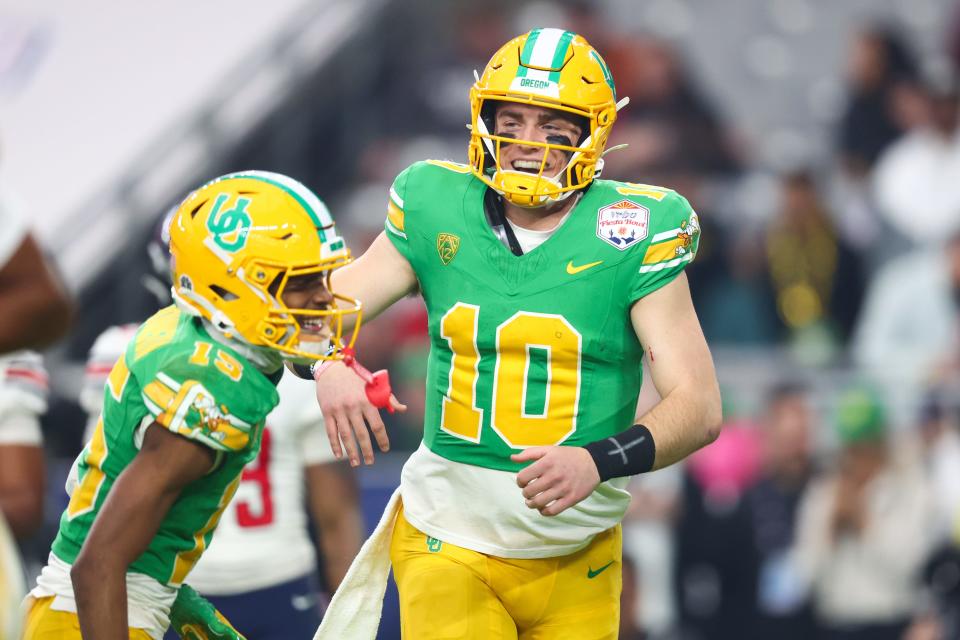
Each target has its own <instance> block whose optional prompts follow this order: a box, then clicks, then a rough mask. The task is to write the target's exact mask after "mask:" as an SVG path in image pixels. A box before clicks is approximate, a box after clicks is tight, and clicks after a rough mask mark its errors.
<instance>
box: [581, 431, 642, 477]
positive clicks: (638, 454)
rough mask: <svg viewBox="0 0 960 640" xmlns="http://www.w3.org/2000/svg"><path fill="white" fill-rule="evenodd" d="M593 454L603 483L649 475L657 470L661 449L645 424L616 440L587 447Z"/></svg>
mask: <svg viewBox="0 0 960 640" xmlns="http://www.w3.org/2000/svg"><path fill="white" fill-rule="evenodd" d="M584 449H586V450H587V451H589V452H590V456H591V457H592V458H593V462H594V464H596V465H597V471H598V472H599V473H600V481H601V482H604V481H606V480H609V479H610V478H623V477H626V476H635V475H637V474H638V473H646V472H647V471H650V470H651V469H653V461H654V458H656V457H657V447H656V445H655V444H654V442H653V435H651V434H650V430H649V429H647V428H646V427H645V426H643V425H642V424H635V425H633V426H632V427H630V428H629V429H627V430H626V431H623V432H621V433H618V434H617V435H615V436H611V437H609V438H604V439H603V440H598V441H596V442H591V443H590V444H588V445H586V446H584Z"/></svg>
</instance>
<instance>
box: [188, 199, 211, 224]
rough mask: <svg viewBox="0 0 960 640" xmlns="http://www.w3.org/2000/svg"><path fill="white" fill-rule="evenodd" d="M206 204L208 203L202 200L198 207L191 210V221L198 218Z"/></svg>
mask: <svg viewBox="0 0 960 640" xmlns="http://www.w3.org/2000/svg"><path fill="white" fill-rule="evenodd" d="M205 204H207V201H206V200H201V201H200V204H198V205H197V206H195V207H194V208H193V209H191V210H190V219H191V220H192V219H194V218H196V217H197V213H198V212H199V211H200V209H202V208H203V205H205Z"/></svg>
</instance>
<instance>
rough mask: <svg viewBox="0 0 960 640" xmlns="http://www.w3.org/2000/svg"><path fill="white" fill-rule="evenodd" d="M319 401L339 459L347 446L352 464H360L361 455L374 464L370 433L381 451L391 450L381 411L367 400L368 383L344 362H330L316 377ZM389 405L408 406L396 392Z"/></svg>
mask: <svg viewBox="0 0 960 640" xmlns="http://www.w3.org/2000/svg"><path fill="white" fill-rule="evenodd" d="M317 402H318V403H319V404H320V411H322V412H323V418H324V421H325V422H326V427H327V437H328V438H329V439H330V448H331V449H332V450H333V455H335V456H336V457H337V458H342V457H343V450H344V449H346V450H347V457H348V458H349V459H350V465H351V466H354V467H356V466H358V465H359V464H360V458H361V456H362V457H363V461H364V463H366V464H373V443H372V442H371V441H370V433H372V434H373V437H374V439H376V441H377V446H378V447H380V451H389V450H390V439H389V438H388V437H387V429H386V427H384V426H383V420H382V419H381V418H380V411H379V410H378V409H377V408H376V407H375V406H373V405H372V404H371V403H370V400H369V399H367V392H366V389H365V384H364V382H363V380H361V379H360V376H358V375H357V374H355V373H354V372H353V371H350V370H349V369H347V367H346V365H344V364H343V363H342V362H337V363H334V364H333V365H331V366H330V367H329V368H327V369H326V370H325V371H324V372H323V373H322V374H321V375H320V377H319V378H318V379H317ZM390 405H391V406H392V407H393V408H394V410H396V411H400V412H403V411H406V410H407V406H406V405H404V404H401V403H400V402H399V401H398V400H397V398H396V397H395V396H394V395H393V394H391V395H390ZM341 443H342V446H341Z"/></svg>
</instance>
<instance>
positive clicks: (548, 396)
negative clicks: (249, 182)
mask: <svg viewBox="0 0 960 640" xmlns="http://www.w3.org/2000/svg"><path fill="white" fill-rule="evenodd" d="M486 189H487V187H486V185H484V184H483V183H482V182H481V181H480V180H478V179H476V178H475V177H474V176H473V175H472V174H471V173H470V169H469V167H467V166H464V165H459V164H455V163H451V162H439V161H426V162H420V163H417V164H414V165H412V166H411V167H409V168H408V169H407V170H405V171H404V172H403V173H401V174H400V175H399V177H397V179H396V181H395V182H394V184H393V188H392V190H391V201H390V204H389V206H388V216H387V221H386V224H385V226H386V232H387V236H388V237H389V238H390V240H391V241H392V242H393V244H394V246H395V247H396V248H397V250H398V251H399V252H400V253H401V254H402V255H403V256H404V257H405V258H406V259H407V260H408V261H409V263H410V264H411V265H412V267H413V270H414V271H415V273H416V276H417V280H418V282H419V284H420V288H421V291H422V294H423V298H424V300H425V302H426V305H427V310H428V314H429V331H430V338H431V350H430V358H429V364H428V370H427V381H426V410H425V421H424V438H423V445H422V446H421V447H420V449H419V450H418V451H417V452H416V453H415V454H414V455H413V456H412V457H411V459H410V460H409V461H408V463H407V464H406V466H405V467H404V471H403V480H402V495H403V503H404V513H403V518H404V520H401V523H403V522H408V523H409V524H410V525H412V527H413V528H415V530H417V531H420V532H422V534H423V535H425V536H431V537H432V538H435V539H437V540H439V541H442V542H443V543H445V545H447V546H450V547H451V548H455V549H457V550H458V552H459V551H462V550H469V551H471V552H476V553H480V554H487V555H489V556H495V557H497V558H501V559H504V558H505V559H535V558H541V559H546V558H556V557H559V556H570V555H571V554H577V553H578V552H580V551H581V550H584V548H585V547H587V546H588V545H590V543H591V541H592V540H594V538H595V537H596V536H598V535H600V534H601V533H603V532H606V531H608V530H610V529H611V528H614V527H616V526H617V525H618V524H619V522H620V520H621V519H622V517H623V514H624V512H625V511H626V508H627V505H628V503H629V494H628V493H627V491H626V490H625V485H626V483H627V479H626V478H619V479H615V480H611V481H609V482H604V483H602V484H601V485H600V486H599V487H598V488H597V489H596V491H594V493H593V494H592V495H591V496H590V497H588V498H587V499H585V500H583V501H582V502H580V503H579V504H577V505H575V506H573V507H571V508H570V509H568V510H567V511H565V512H563V513H562V514H560V515H558V516H555V517H544V516H542V515H540V514H539V513H538V512H537V511H536V510H531V509H529V508H527V507H526V505H525V504H524V500H523V496H522V494H521V492H520V490H519V489H518V488H517V486H516V480H515V478H516V472H517V471H518V470H519V469H520V468H521V466H522V465H519V464H517V463H514V462H512V461H511V460H510V458H509V456H510V455H511V454H513V453H517V452H518V451H520V450H522V449H524V448H526V447H530V446H536V445H572V446H579V445H584V444H586V443H588V442H592V441H596V440H600V439H602V438H604V437H607V436H610V435H613V434H617V433H619V432H621V431H623V430H624V429H626V428H627V427H629V426H630V425H631V424H632V422H633V417H634V411H635V409H636V403H637V397H638V394H639V391H640V383H641V366H640V362H641V358H642V355H643V349H644V347H643V345H641V344H640V343H639V341H638V340H637V337H636V333H635V332H634V329H633V326H632V324H631V320H630V309H631V307H632V305H633V303H634V302H636V301H637V300H639V299H640V298H642V297H644V296H645V295H647V294H649V293H651V292H653V291H655V290H657V289H659V288H660V287H663V286H664V285H666V284H667V283H669V282H671V281H672V280H673V279H674V278H676V277H677V276H678V275H679V274H680V272H681V271H682V270H683V269H684V267H685V266H686V265H687V264H688V263H689V262H690V260H692V259H693V257H694V255H695V253H696V249H697V243H698V241H699V232H700V229H699V223H698V220H697V217H696V214H695V213H694V212H693V211H692V209H691V208H690V206H689V204H688V203H687V201H686V200H685V199H684V198H683V197H682V196H680V195H678V194H677V193H676V192H674V191H672V190H669V189H664V188H660V187H654V186H649V185H639V184H632V183H624V182H615V181H609V180H595V181H594V182H593V184H592V185H591V186H590V188H589V189H588V190H586V192H585V193H583V195H582V197H581V198H580V200H579V201H578V202H577V203H576V205H575V206H574V207H573V209H572V211H571V212H570V214H569V216H568V217H567V219H566V220H565V221H564V222H563V223H562V224H561V226H560V227H559V228H558V229H557V230H556V231H555V232H554V233H553V234H552V235H551V236H550V237H549V238H548V239H547V240H546V241H544V242H543V243H542V244H541V245H540V246H538V247H536V248H535V249H533V250H532V251H529V252H528V253H526V254H524V255H520V256H516V255H514V254H513V253H511V251H510V250H509V249H508V248H507V247H506V246H505V245H504V243H503V242H501V240H500V238H498V236H497V234H496V233H495V231H494V229H493V228H492V227H491V224H490V222H489V221H488V218H487V215H486V213H485V211H484V206H483V203H484V193H485V191H486ZM398 526H400V525H398ZM398 531H404V529H403V527H402V526H401V527H400V529H398ZM396 545H397V538H396V537H395V547H396ZM401 547H402V548H407V547H408V546H407V545H406V544H405V543H404V544H401V545H400V547H397V548H401ZM445 548H446V546H443V545H442V546H441V550H440V553H441V554H442V553H443V549H445ZM423 552H424V554H428V553H429V550H428V549H427V548H426V547H424V549H423ZM616 554H617V557H616V558H614V557H611V558H609V560H612V561H613V560H615V561H617V562H619V555H618V554H619V546H617V551H616ZM608 555H609V554H608ZM398 561H399V564H400V565H402V564H403V560H402V558H400V557H398V556H396V555H395V557H394V562H395V567H394V568H395V571H396V570H397V565H398ZM601 564H603V563H601ZM594 568H596V567H594ZM487 570H489V571H494V570H493V569H489V568H488V569H487ZM587 571H588V567H587V566H584V567H583V568H582V573H584V575H585V574H586V572H587ZM398 573H400V574H403V573H404V570H403V568H402V566H401V568H400V570H399V571H398ZM408 573H409V572H408ZM608 573H609V574H614V573H615V574H616V577H615V578H614V577H613V576H612V575H608V576H605V577H604V578H603V579H604V580H606V579H611V580H613V579H615V580H617V583H616V586H617V588H619V566H618V567H617V568H616V571H615V572H614V571H611V572H608ZM437 579H438V578H437V576H433V578H431V579H430V581H432V582H433V583H434V590H435V587H436V585H435V583H436V581H437ZM581 579H583V580H584V585H585V586H590V587H591V588H594V587H596V585H597V582H596V581H593V580H591V581H586V579H585V578H583V577H582V576H581ZM598 579H599V578H598ZM414 582H415V580H414ZM425 584H426V583H425ZM408 586H409V585H408ZM608 586H609V585H608ZM427 588H429V585H427ZM401 591H402V592H403V589H401ZM412 591H416V588H415V587H412V588H411V589H408V590H407V593H408V594H409V593H411V592H412ZM541 604H542V603H541ZM531 606H540V605H538V604H536V603H531ZM521 617H523V616H522V615H521ZM608 617H609V616H608ZM515 619H516V617H515ZM584 637H586V636H584Z"/></svg>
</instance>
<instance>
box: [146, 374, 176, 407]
mask: <svg viewBox="0 0 960 640" xmlns="http://www.w3.org/2000/svg"><path fill="white" fill-rule="evenodd" d="M143 395H144V397H145V398H147V399H148V400H149V401H150V402H152V403H153V404H154V406H156V407H158V408H159V409H160V410H161V411H163V410H165V409H167V407H168V406H169V405H170V403H171V402H172V401H173V399H174V397H175V392H174V391H173V389H171V388H170V387H168V386H167V385H165V384H163V383H162V382H160V381H159V380H154V381H153V382H151V383H149V384H148V385H147V386H145V387H144V388H143Z"/></svg>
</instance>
